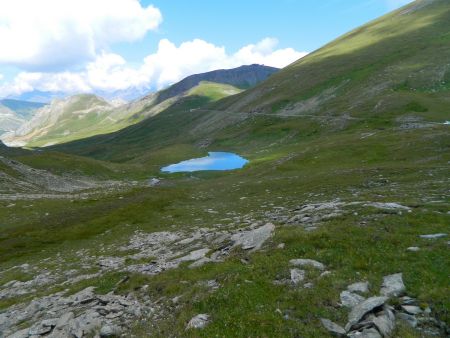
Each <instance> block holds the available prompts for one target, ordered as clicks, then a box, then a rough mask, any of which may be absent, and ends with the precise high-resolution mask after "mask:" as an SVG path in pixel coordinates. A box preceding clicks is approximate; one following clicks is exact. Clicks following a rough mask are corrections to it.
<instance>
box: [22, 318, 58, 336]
mask: <svg viewBox="0 0 450 338" xmlns="http://www.w3.org/2000/svg"><path fill="white" fill-rule="evenodd" d="M57 321H58V319H57V318H52V319H46V320H43V321H42V322H40V323H38V324H36V325H33V326H32V327H31V328H30V330H29V331H28V334H29V335H30V336H33V335H35V336H39V335H44V334H46V333H49V332H51V331H52V330H53V328H54V327H55V326H56V323H57Z"/></svg>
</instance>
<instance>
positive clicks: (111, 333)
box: [100, 325, 120, 338]
mask: <svg viewBox="0 0 450 338" xmlns="http://www.w3.org/2000/svg"><path fill="white" fill-rule="evenodd" d="M119 335H120V329H119V328H118V327H117V326H115V325H103V326H102V328H101V329H100V337H101V338H108V337H116V336H119Z"/></svg>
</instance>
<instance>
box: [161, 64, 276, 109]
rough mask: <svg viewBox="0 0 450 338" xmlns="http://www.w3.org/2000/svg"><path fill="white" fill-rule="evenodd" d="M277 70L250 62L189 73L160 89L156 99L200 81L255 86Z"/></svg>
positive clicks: (175, 93)
mask: <svg viewBox="0 0 450 338" xmlns="http://www.w3.org/2000/svg"><path fill="white" fill-rule="evenodd" d="M278 71H279V69H278V68H274V67H269V66H264V65H258V64H252V65H244V66H240V67H237V68H232V69H219V70H213V71H210V72H206V73H201V74H195V75H190V76H188V77H186V78H185V79H183V80H181V81H180V82H178V83H176V84H174V85H172V86H170V87H169V88H167V89H165V90H162V91H161V92H160V93H159V95H158V101H159V102H162V101H164V100H167V99H169V98H171V97H174V96H177V95H180V94H182V93H184V92H186V91H188V90H189V89H191V88H193V87H195V86H197V85H198V84H199V83H200V82H202V81H209V82H216V83H223V84H228V85H232V86H235V87H238V88H241V89H247V88H251V87H254V86H256V85H257V84H258V83H260V82H262V81H265V80H266V79H267V78H268V77H269V76H271V75H272V74H274V73H276V72H278Z"/></svg>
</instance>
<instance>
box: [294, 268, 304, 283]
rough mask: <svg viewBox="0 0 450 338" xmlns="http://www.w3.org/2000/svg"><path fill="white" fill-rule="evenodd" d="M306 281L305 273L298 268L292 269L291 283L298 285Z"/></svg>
mask: <svg viewBox="0 0 450 338" xmlns="http://www.w3.org/2000/svg"><path fill="white" fill-rule="evenodd" d="M304 279H305V271H304V270H300V269H297V268H294V269H291V282H292V283H293V284H294V285H297V284H299V283H301V282H303V281H304Z"/></svg>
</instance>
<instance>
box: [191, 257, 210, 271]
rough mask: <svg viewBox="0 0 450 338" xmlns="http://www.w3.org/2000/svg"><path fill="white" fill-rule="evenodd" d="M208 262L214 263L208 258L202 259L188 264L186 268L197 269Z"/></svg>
mask: <svg viewBox="0 0 450 338" xmlns="http://www.w3.org/2000/svg"><path fill="white" fill-rule="evenodd" d="M209 262H214V260H212V259H211V258H208V257H202V258H200V259H199V260H197V261H195V262H194V263H192V264H190V265H189V266H188V268H189V269H195V268H199V267H201V266H203V265H205V264H206V263H209Z"/></svg>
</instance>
